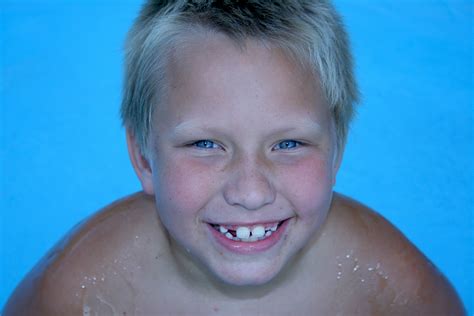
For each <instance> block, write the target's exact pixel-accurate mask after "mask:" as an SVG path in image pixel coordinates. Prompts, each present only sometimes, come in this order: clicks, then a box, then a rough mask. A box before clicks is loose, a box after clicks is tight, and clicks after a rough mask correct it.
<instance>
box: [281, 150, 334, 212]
mask: <svg viewBox="0 0 474 316" xmlns="http://www.w3.org/2000/svg"><path fill="white" fill-rule="evenodd" d="M331 166H332V164H331V163H330V162H329V161H328V160H327V159H317V158H314V157H311V158H305V159H302V160H300V161H299V162H298V163H296V164H293V165H291V166H288V167H287V168H285V169H284V171H283V172H281V174H280V177H282V179H286V181H283V183H285V189H283V190H284V191H285V192H286V193H285V195H286V197H287V198H288V200H289V201H290V202H291V204H292V206H293V207H294V208H295V211H296V212H297V213H298V216H299V217H300V218H303V219H304V218H308V219H309V218H313V219H314V218H319V217H324V216H325V214H326V212H327V210H328V209H329V205H330V203H331V197H332V182H333V181H332V177H333V170H332V168H331Z"/></svg>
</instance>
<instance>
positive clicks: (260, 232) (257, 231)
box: [252, 225, 265, 238]
mask: <svg viewBox="0 0 474 316" xmlns="http://www.w3.org/2000/svg"><path fill="white" fill-rule="evenodd" d="M263 236H265V228H263V226H260V225H258V226H255V227H254V228H253V229H252V237H256V238H258V237H263Z"/></svg>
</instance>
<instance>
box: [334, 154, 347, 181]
mask: <svg viewBox="0 0 474 316" xmlns="http://www.w3.org/2000/svg"><path fill="white" fill-rule="evenodd" d="M344 149H345V145H340V146H339V145H336V152H335V154H334V161H333V164H332V165H333V178H332V186H335V185H336V178H337V173H338V172H339V168H340V167H341V163H342V156H343V155H344Z"/></svg>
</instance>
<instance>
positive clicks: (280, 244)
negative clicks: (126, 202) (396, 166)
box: [142, 35, 339, 285]
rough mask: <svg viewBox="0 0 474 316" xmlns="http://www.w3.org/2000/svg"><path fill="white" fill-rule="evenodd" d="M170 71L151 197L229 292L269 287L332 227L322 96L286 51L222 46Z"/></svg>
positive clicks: (218, 39)
mask: <svg viewBox="0 0 474 316" xmlns="http://www.w3.org/2000/svg"><path fill="white" fill-rule="evenodd" d="M169 71H170V72H169V74H168V78H169V86H170V89H169V91H168V94H167V98H166V100H165V102H163V104H160V105H159V107H158V108H157V109H156V111H155V115H154V121H153V131H152V133H151V135H150V158H149V159H150V160H149V163H150V166H151V171H152V173H151V180H150V183H151V184H149V185H146V184H145V185H144V187H145V189H146V191H149V193H154V194H155V197H156V206H157V210H158V213H159V216H160V218H161V220H162V222H163V224H164V225H165V227H166V229H167V230H168V232H169V233H170V235H171V237H172V238H173V240H174V242H175V243H172V245H176V244H178V245H180V246H181V247H182V248H181V247H178V248H181V249H186V250H188V251H189V253H190V256H191V258H192V260H195V261H196V262H197V261H200V262H201V263H202V264H203V265H204V266H205V267H206V268H207V269H208V271H209V272H210V273H211V274H213V275H214V276H216V277H217V278H218V279H220V280H221V281H223V282H225V283H229V284H234V285H257V284H263V283H266V282H268V281H270V280H272V279H273V278H274V277H275V276H276V275H277V274H278V273H279V272H281V271H282V270H283V269H285V268H286V266H285V264H286V263H288V261H289V260H290V259H291V258H293V257H294V256H295V255H296V254H297V253H298V252H299V251H300V250H301V249H302V248H303V247H304V246H305V245H307V244H308V243H309V242H310V240H311V238H312V237H314V236H315V235H316V233H317V231H318V230H319V229H320V228H321V224H322V223H323V221H324V220H325V218H326V216H327V212H328V209H329V205H330V202H331V198H332V186H333V183H334V179H335V175H336V171H337V165H338V160H339V159H338V155H337V152H336V147H335V144H336V136H335V131H334V126H333V121H332V117H331V114H330V111H329V110H328V107H327V105H326V103H325V100H324V98H323V96H322V92H321V90H320V88H319V86H318V84H317V82H316V80H314V77H313V76H312V75H311V73H310V72H304V71H302V70H301V67H297V66H296V65H295V64H294V63H293V62H292V61H290V60H289V59H288V58H287V57H286V56H285V55H284V54H283V53H282V52H281V51H279V50H277V49H272V50H270V49H268V48H265V47H263V46H261V45H260V44H258V43H256V42H249V43H248V46H247V48H246V49H245V50H241V49H238V48H237V47H236V46H235V45H234V44H233V43H232V42H230V41H229V40H228V39H226V38H225V37H224V36H222V35H215V36H213V37H208V38H206V40H204V41H202V40H200V41H197V40H196V42H195V43H191V44H189V45H187V46H186V47H185V48H183V49H181V50H180V51H179V52H178V53H176V54H175V56H174V58H173V61H172V62H171V64H170V68H169ZM145 182H146V181H145ZM142 183H143V180H142ZM177 251H181V250H179V249H177Z"/></svg>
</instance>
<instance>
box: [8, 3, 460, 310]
mask: <svg viewBox="0 0 474 316" xmlns="http://www.w3.org/2000/svg"><path fill="white" fill-rule="evenodd" d="M125 79H126V80H125V89H124V98H123V104H122V118H123V121H124V125H125V126H126V128H127V140H128V145H129V153H130V157H131V161H132V164H133V166H134V168H135V171H136V173H137V175H138V177H139V179H140V181H141V183H142V187H143V191H144V192H142V193H137V194H135V195H133V196H130V197H128V198H125V199H123V200H121V201H118V202H116V203H114V204H112V205H110V206H109V207H107V208H106V209H104V210H102V211H101V212H99V213H97V214H96V215H95V216H93V217H92V218H91V219H88V220H87V221H86V222H84V223H82V224H81V225H79V226H78V227H77V228H76V229H75V230H74V231H73V232H71V234H70V235H69V236H67V237H66V238H65V239H63V240H62V241H61V242H60V243H59V244H58V245H57V246H56V247H55V248H54V249H53V250H52V251H51V252H50V253H49V254H48V255H47V256H46V257H45V258H44V259H43V260H42V261H41V262H40V263H39V264H38V265H37V266H36V267H35V268H34V269H33V270H32V271H31V272H30V274H29V275H28V276H27V277H26V279H25V280H24V281H23V282H22V283H21V284H20V285H19V287H18V288H17V290H16V291H15V293H14V294H13V296H12V297H11V299H10V301H9V302H8V303H7V305H6V307H5V310H4V313H5V315H75V314H81V313H82V314H83V315H95V314H98V315H103V314H118V315H134V314H137V315H157V314H158V315H161V314H165V315H166V314H202V315H207V314H226V315H234V314H295V315H302V314H315V315H339V314H340V315H380V314H400V315H407V314H409V315H412V314H428V315H431V314H441V315H462V314H463V308H462V304H461V303H460V301H459V299H458V297H457V295H456V293H455V292H454V290H453V289H452V288H451V286H450V285H449V283H448V282H447V281H446V280H445V279H444V277H443V276H442V275H440V274H439V273H438V272H437V270H436V268H434V267H433V266H432V265H431V264H430V263H429V261H428V260H427V259H426V258H425V257H424V256H423V255H422V254H421V253H420V252H419V251H418V250H417V249H416V248H415V247H414V246H413V245H411V244H410V243H409V242H408V241H407V240H406V239H405V238H404V237H403V235H402V234H401V233H400V232H398V231H397V230H396V229H395V228H394V227H393V226H391V225H390V224H389V223H388V222H386V221H385V220H384V219H383V218H381V217H380V216H379V215H377V214H376V213H374V212H372V211H371V210H369V209H367V208H366V207H364V206H362V205H360V204H358V203H357V202H355V201H353V200H350V199H349V198H346V197H343V196H342V195H339V194H337V193H333V189H332V188H333V185H334V183H335V179H336V174H337V171H338V168H339V165H340V163H341V160H342V154H343V150H344V145H345V141H346V137H347V131H348V126H349V124H350V121H351V118H352V113H353V104H354V103H355V102H356V100H357V89H356V85H355V81H354V78H353V76H352V63H351V58H350V53H349V50H348V44H347V39H346V35H345V33H344V30H343V28H342V26H341V22H340V19H339V17H338V16H337V14H336V13H335V11H334V9H333V8H332V6H331V5H330V4H328V3H326V1H281V2H280V1H261V2H258V1H253V2H246V1H229V2H227V1H161V2H158V1H150V2H149V3H147V4H146V5H145V7H144V8H143V10H142V12H141V14H140V17H139V18H138V20H137V21H136V23H135V25H134V27H133V29H132V30H131V32H130V35H129V40H128V42H127V51H126V78H125Z"/></svg>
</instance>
